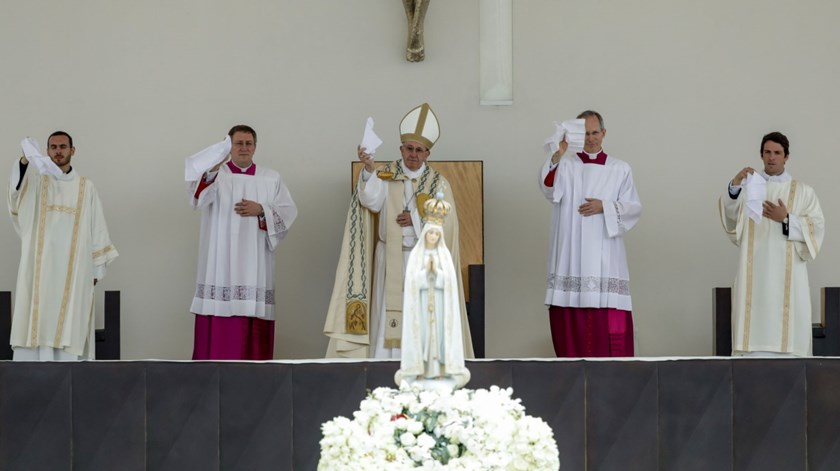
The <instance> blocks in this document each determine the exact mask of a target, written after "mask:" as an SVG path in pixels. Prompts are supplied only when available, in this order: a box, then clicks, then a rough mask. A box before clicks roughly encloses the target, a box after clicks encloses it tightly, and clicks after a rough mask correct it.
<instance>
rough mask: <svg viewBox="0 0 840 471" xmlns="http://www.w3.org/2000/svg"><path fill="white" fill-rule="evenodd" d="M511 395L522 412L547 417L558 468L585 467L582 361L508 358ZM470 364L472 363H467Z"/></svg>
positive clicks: (544, 418) (583, 372)
mask: <svg viewBox="0 0 840 471" xmlns="http://www.w3.org/2000/svg"><path fill="white" fill-rule="evenodd" d="M511 363H513V364H512V365H511V366H510V368H511V371H512V374H513V396H514V397H518V398H519V399H521V400H522V404H523V405H524V406H525V412H526V413H527V414H528V415H531V416H534V417H540V418H542V419H543V420H545V421H546V423H547V424H548V425H549V426H550V427H551V430H552V431H553V432H554V439H555V440H556V441H557V449H558V450H559V451H560V463H561V469H564V470H565V469H586V415H585V412H586V408H585V407H583V405H584V404H586V401H585V394H586V375H585V369H584V365H588V364H586V363H584V362H581V361H570V362H559V361H552V362H534V361H523V362H511ZM470 368H472V365H470Z"/></svg>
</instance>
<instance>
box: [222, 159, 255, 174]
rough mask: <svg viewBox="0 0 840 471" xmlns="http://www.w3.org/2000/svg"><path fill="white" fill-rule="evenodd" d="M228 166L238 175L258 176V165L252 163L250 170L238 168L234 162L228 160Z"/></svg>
mask: <svg viewBox="0 0 840 471" xmlns="http://www.w3.org/2000/svg"><path fill="white" fill-rule="evenodd" d="M227 166H228V168H229V169H230V171H231V173H235V174H237V175H256V173H257V164H255V163H254V162H251V165H249V166H248V168H242V167H239V166H237V165H236V164H235V163H233V162H232V161H230V160H228V162H227Z"/></svg>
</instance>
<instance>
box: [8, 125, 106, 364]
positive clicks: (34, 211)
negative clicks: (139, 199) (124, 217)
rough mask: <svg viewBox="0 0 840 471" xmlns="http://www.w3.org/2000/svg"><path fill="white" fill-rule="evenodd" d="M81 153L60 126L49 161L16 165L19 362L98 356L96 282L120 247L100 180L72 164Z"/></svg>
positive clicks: (13, 201)
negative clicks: (116, 245)
mask: <svg viewBox="0 0 840 471" xmlns="http://www.w3.org/2000/svg"><path fill="white" fill-rule="evenodd" d="M75 152H76V148H75V147H74V146H73V138H72V137H71V136H70V135H69V134H67V133H66V132H64V131H56V132H54V133H53V134H51V135H50V137H49V139H48V140H47V154H48V156H49V159H47V158H46V157H44V156H41V155H36V156H32V155H30V157H32V158H33V159H35V160H34V161H32V162H31V161H30V160H29V159H28V158H27V157H26V155H24V156H23V157H21V158H20V160H19V161H17V162H15V163H14V166H13V167H12V174H11V178H10V180H9V191H8V207H9V214H10V215H11V217H12V224H13V225H14V227H15V231H16V232H17V234H18V236H20V239H21V257H20V266H19V268H18V279H17V290H16V291H15V306H14V312H13V314H12V335H11V339H10V342H11V345H12V348H13V349H14V355H13V359H14V360H16V361H17V360H21V361H38V360H41V361H53V360H55V361H72V360H79V359H93V358H95V356H96V355H95V354H96V349H95V345H94V331H95V323H94V315H93V307H94V302H93V294H94V290H93V287H94V285H95V284H96V283H97V282H98V281H99V280H101V279H102V278H104V277H105V267H106V265H108V264H109V263H110V262H111V261H113V260H114V259H115V258H117V255H118V253H117V250H116V249H115V248H114V246H113V245H112V244H111V238H110V236H109V234H108V227H107V225H106V224H105V216H104V213H103V211H102V203H101V202H100V201H99V195H98V193H97V192H96V188H95V187H94V186H93V182H91V181H90V180H89V179H87V178H85V177H82V176H80V175H79V174H78V172H76V171H75V170H74V169H73V167H72V166H71V165H70V163H71V160H72V158H73V155H74V154H75ZM32 167H35V168H32Z"/></svg>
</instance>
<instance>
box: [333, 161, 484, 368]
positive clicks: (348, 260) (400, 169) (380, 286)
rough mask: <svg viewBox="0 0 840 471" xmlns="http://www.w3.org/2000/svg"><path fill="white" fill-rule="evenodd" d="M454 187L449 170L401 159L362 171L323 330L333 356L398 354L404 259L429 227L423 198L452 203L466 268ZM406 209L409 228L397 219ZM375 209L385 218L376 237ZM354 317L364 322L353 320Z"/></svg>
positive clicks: (454, 244) (455, 252) (453, 228)
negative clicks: (422, 209) (417, 165)
mask: <svg viewBox="0 0 840 471" xmlns="http://www.w3.org/2000/svg"><path fill="white" fill-rule="evenodd" d="M451 188H452V187H451V186H450V185H449V182H448V181H447V180H446V179H445V178H444V177H443V175H441V174H440V173H438V172H437V171H436V170H434V169H433V168H431V167H430V166H429V165H426V164H424V165H423V166H422V167H421V168H420V169H418V170H417V171H411V170H410V169H408V168H406V167H404V165H403V162H402V160H399V161H396V162H389V163H388V164H386V165H385V166H384V167H382V168H380V169H379V170H378V172H377V173H376V174H368V173H367V172H366V171H365V170H362V175H361V176H360V178H359V182H358V184H357V187H356V189H355V191H354V192H353V196H352V198H351V203H350V209H349V210H348V214H347V222H346V225H345V230H344V238H343V241H342V248H341V254H340V256H339V263H338V268H337V269H336V278H335V285H334V287H333V294H332V297H331V299H330V307H329V310H328V313H327V319H326V322H325V325H324V334H325V335H327V336H328V337H330V342H329V345H328V347H327V357H348V358H367V357H370V358H400V348H399V347H400V339H401V337H402V310H403V288H404V276H405V264H406V261H407V259H408V255H409V253H410V252H411V249H412V248H413V247H414V245H415V244H416V243H417V240H418V237H419V235H420V232H421V230H422V228H423V221H422V220H421V215H420V213H419V211H418V209H417V208H418V203H417V201H418V199H421V200H422V199H425V198H428V197H433V196H434V195H435V193H436V192H437V191H443V192H444V199H445V200H446V201H447V202H448V203H449V204H451V205H452V213H451V214H450V216H449V217H448V218H447V220H446V224H445V225H444V228H443V229H444V238H445V239H446V244H447V246H448V247H450V251H451V253H452V259H453V260H454V263H455V266H456V267H460V262H459V259H460V258H459V253H460V251H459V243H458V240H459V239H458V217H457V211H456V209H455V201H454V198H453V197H452V192H451V190H450V189H451ZM421 206H422V204H421ZM402 211H408V212H409V213H410V215H411V220H412V225H411V226H410V227H400V226H399V224H397V222H396V218H397V215H398V214H399V213H400V212H402ZM374 214H378V215H379V224H378V231H377V233H376V234H374V224H373V215H374ZM374 237H375V242H374ZM374 245H375V250H374ZM456 272H457V284H458V290H459V293H460V298H459V299H461V300H463V299H464V295H463V281H462V279H461V270H460V269H458V270H456ZM459 307H460V316H461V320H462V326H463V327H462V334H463V343H464V351H465V352H466V355H467V357H472V356H473V349H472V340H471V338H470V333H469V324H468V322H467V316H466V306H465V305H464V303H463V302H461V303H460V306H459ZM353 316H355V317H353ZM351 318H353V319H357V320H358V322H357V323H356V324H352V323H351V322H349V319H351Z"/></svg>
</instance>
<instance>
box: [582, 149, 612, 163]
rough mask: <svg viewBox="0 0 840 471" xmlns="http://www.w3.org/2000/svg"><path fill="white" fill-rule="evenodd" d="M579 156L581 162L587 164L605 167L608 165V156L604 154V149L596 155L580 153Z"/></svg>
mask: <svg viewBox="0 0 840 471" xmlns="http://www.w3.org/2000/svg"><path fill="white" fill-rule="evenodd" d="M577 156H578V157H580V160H581V162H583V163H585V164H596V165H604V164H606V163H607V154H605V153H604V150H603V149H602V150H599V151H598V152H597V153H594V154H590V153H589V152H578V153H577Z"/></svg>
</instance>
